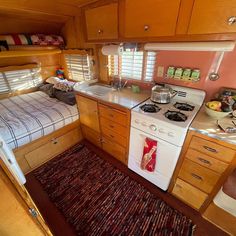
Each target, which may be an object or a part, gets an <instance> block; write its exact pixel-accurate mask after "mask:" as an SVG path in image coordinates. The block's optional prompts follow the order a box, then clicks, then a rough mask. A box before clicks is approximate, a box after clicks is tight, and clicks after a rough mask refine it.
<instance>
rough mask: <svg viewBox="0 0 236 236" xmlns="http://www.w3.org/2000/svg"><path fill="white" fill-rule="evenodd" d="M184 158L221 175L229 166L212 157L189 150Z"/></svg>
mask: <svg viewBox="0 0 236 236" xmlns="http://www.w3.org/2000/svg"><path fill="white" fill-rule="evenodd" d="M186 158H188V159H189V160H191V161H193V162H196V163H198V164H199V165H201V166H204V167H207V168H209V169H211V170H214V171H216V172H218V173H223V172H224V171H225V170H226V169H227V167H228V166H229V165H228V164H226V163H225V162H222V161H219V160H217V159H215V158H213V157H210V156H208V155H205V154H203V153H201V152H198V151H196V150H193V149H191V148H189V149H188V151H187V153H186Z"/></svg>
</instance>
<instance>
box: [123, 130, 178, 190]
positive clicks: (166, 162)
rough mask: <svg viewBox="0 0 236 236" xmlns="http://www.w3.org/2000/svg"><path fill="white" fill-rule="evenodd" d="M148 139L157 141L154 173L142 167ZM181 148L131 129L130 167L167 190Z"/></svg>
mask: <svg viewBox="0 0 236 236" xmlns="http://www.w3.org/2000/svg"><path fill="white" fill-rule="evenodd" d="M146 138H150V139H152V140H155V141H157V151H156V167H155V170H154V172H149V171H147V170H142V169H141V167H140V164H141V160H142V156H143V148H144V142H145V139H146ZM180 151H181V147H178V146H175V145H173V144H170V143H168V142H166V141H164V140H162V139H159V138H157V137H154V136H152V135H150V134H147V133H145V132H142V131H141V130H138V129H135V128H133V127H131V132H130V147H129V160H128V167H129V169H131V170H133V171H134V172H136V173H137V174H139V175H141V176H142V177H144V178H145V179H147V180H149V181H150V182H152V183H153V184H155V185H156V186H158V187H160V188H161V189H163V190H167V189H168V186H169V183H170V180H171V177H172V175H173V172H174V169H175V166H176V163H177V161H178V158H179V154H180Z"/></svg>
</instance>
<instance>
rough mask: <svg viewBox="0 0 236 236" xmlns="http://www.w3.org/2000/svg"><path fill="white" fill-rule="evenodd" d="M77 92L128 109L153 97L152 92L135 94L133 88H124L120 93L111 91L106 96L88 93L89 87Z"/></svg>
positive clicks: (144, 91) (143, 91) (145, 91)
mask: <svg viewBox="0 0 236 236" xmlns="http://www.w3.org/2000/svg"><path fill="white" fill-rule="evenodd" d="M75 91H77V92H79V93H82V94H85V95H87V96H90V97H93V98H95V99H98V100H101V101H104V102H109V103H113V104H118V105H120V106H123V107H125V108H128V109H132V108H133V107H135V106H137V105H138V104H140V103H142V102H143V101H145V100H147V99H148V98H150V96H151V91H148V90H141V91H140V93H133V92H132V89H131V88H123V89H122V90H120V91H117V90H111V91H109V92H108V93H106V94H105V95H96V94H93V93H91V92H89V91H88V87H81V88H78V89H76V90H75Z"/></svg>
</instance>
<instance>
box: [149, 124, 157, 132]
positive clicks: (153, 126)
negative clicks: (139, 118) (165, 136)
mask: <svg viewBox="0 0 236 236" xmlns="http://www.w3.org/2000/svg"><path fill="white" fill-rule="evenodd" d="M149 128H150V130H152V131H157V127H156V126H155V125H150V126H149Z"/></svg>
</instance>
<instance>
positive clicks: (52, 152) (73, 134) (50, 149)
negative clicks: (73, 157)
mask: <svg viewBox="0 0 236 236" xmlns="http://www.w3.org/2000/svg"><path fill="white" fill-rule="evenodd" d="M78 140H79V131H78V130H77V129H74V130H72V131H70V132H68V133H66V134H64V135H63V136H60V137H58V138H55V139H52V140H51V141H50V142H48V143H45V144H44V145H42V146H40V147H38V148H36V149H35V150H33V151H31V152H29V153H27V154H26V155H25V159H26V160H27V162H28V163H29V165H30V167H31V168H35V167H38V166H40V165H41V164H43V163H45V162H46V161H48V160H50V159H51V158H53V157H55V156H56V155H58V154H60V153H61V152H63V151H65V150H66V149H67V148H69V147H71V146H73V145H74V144H76V143H77V142H78Z"/></svg>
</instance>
